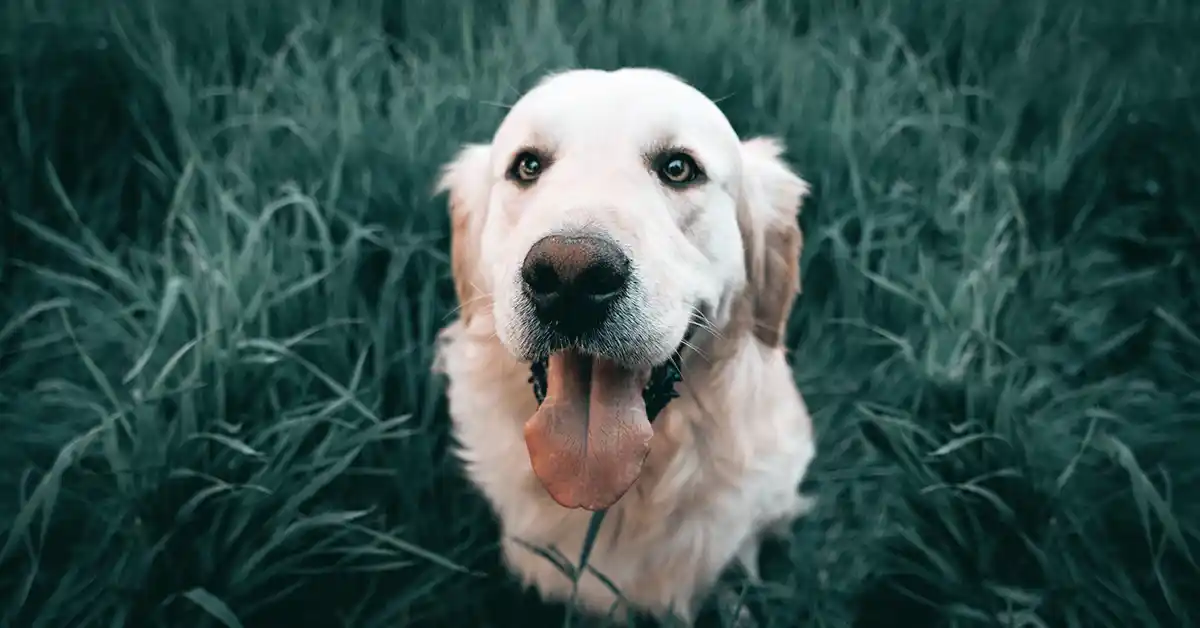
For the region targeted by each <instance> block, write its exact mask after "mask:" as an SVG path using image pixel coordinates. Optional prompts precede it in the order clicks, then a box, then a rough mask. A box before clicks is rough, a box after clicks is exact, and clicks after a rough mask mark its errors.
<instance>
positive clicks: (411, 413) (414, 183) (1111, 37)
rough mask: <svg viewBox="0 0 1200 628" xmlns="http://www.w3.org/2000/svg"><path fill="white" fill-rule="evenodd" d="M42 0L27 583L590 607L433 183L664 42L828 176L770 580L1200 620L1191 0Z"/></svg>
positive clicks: (20, 558) (788, 606) (16, 556)
mask: <svg viewBox="0 0 1200 628" xmlns="http://www.w3.org/2000/svg"><path fill="white" fill-rule="evenodd" d="M5 11H6V12H5V13H4V14H3V15H4V19H3V26H0V56H2V58H3V65H0V72H3V76H0V95H2V96H3V98H2V99H0V103H3V104H0V203H3V205H4V212H3V214H2V215H0V246H2V249H0V263H2V264H3V265H2V266H0V268H2V272H0V286H2V289H3V290H4V294H3V299H0V315H2V317H0V436H2V438H0V461H2V462H0V495H2V496H3V498H2V501H0V522H2V523H3V530H4V535H3V536H2V537H0V538H2V539H3V540H2V546H0V563H3V565H4V569H3V571H2V575H0V583H3V585H4V587H3V589H2V590H0V594H2V595H3V603H0V609H2V610H0V617H2V618H3V619H0V623H2V624H4V625H12V626H30V627H32V626H38V627H59V626H62V627H68V626H69V627H72V628H74V627H83V626H93V625H94V626H141V625H146V626H160V625H161V626H171V627H179V626H194V625H195V626H199V625H209V626H227V627H229V626H234V627H235V626H248V627H249V626H296V625H311V626H355V627H371V626H385V625H387V626H399V625H405V626H407V625H414V626H415V625H430V626H488V625H491V626H518V625H542V624H545V623H546V622H553V621H555V618H556V617H561V609H557V608H554V607H549V606H545V605H543V604H541V603H540V602H538V601H537V600H536V598H535V596H532V595H528V594H524V593H522V592H521V591H520V589H519V588H518V587H517V586H516V585H515V583H514V582H513V581H512V580H511V579H510V578H509V577H508V576H507V574H506V573H505V571H504V570H503V568H502V567H501V566H500V565H499V563H498V562H497V560H496V540H497V537H496V534H497V530H496V526H495V525H494V522H493V521H492V519H491V515H490V513H489V511H488V510H487V508H486V505H485V504H484V503H483V501H482V500H481V498H480V497H479V496H478V495H477V494H476V493H475V492H474V491H473V490H472V489H471V488H470V487H469V486H468V485H467V484H466V483H465V482H464V480H463V479H462V477H461V475H460V473H459V470H458V465H457V464H456V462H455V460H454V459H453V458H452V457H451V456H449V455H448V453H447V452H448V435H447V429H446V422H447V419H446V417H445V406H444V403H443V398H442V393H441V390H442V388H441V387H442V382H440V381H438V380H437V379H436V378H434V377H432V376H431V375H430V372H429V366H430V362H431V358H432V351H433V348H432V340H433V336H434V334H435V333H436V331H437V330H438V328H439V327H440V326H442V325H443V324H445V323H446V322H447V320H448V317H449V316H451V314H452V311H453V310H452V308H453V303H452V291H451V290H450V288H449V282H448V276H447V274H448V264H447V258H446V237H447V223H446V218H445V209H444V199H435V198H431V189H432V181H433V177H434V174H435V173H436V171H437V168H438V167H439V166H440V165H441V163H442V162H443V161H444V160H445V159H447V158H448V157H449V156H450V155H451V154H452V153H453V151H454V150H455V149H456V148H457V146H458V144H460V143H462V142H468V141H480V140H485V139H486V138H487V137H488V136H489V135H490V133H491V131H492V130H493V129H494V128H495V125H496V124H497V123H498V121H499V120H500V119H501V117H502V116H503V114H504V111H505V106H506V105H507V104H511V103H512V102H513V101H515V99H516V98H517V97H518V96H519V95H520V93H521V92H522V91H523V90H524V89H526V88H527V87H528V86H529V85H531V84H532V82H533V81H535V80H537V79H538V78H539V77H540V76H541V75H543V74H544V73H545V72H547V71H550V70H553V69H561V68H566V67H579V66H589V67H601V68H614V67H618V66H624V65H652V66H656V67H661V68H664V69H667V70H669V71H672V72H675V73H677V74H679V75H681V76H682V77H684V78H686V79H687V80H689V81H690V82H692V83H693V84H695V85H696V86H697V87H699V88H700V89H701V90H703V91H704V92H706V93H707V94H709V95H710V96H711V97H713V98H714V99H716V100H719V104H720V106H721V107H722V108H723V109H724V111H725V112H726V114H727V115H728V116H729V117H730V119H731V120H732V121H733V123H734V125H735V128H737V129H738V131H739V132H740V133H742V134H743V135H753V134H762V133H767V134H772V135H778V136H780V137H782V138H783V139H784V140H785V142H786V143H787V145H788V147H789V154H788V157H789V160H790V161H791V162H792V163H793V164H794V165H795V166H796V167H797V168H798V169H799V170H800V171H801V172H802V173H803V174H804V175H805V176H806V178H808V179H809V180H810V181H812V182H813V184H814V186H815V189H816V198H815V199H814V200H813V201H812V202H811V203H809V204H808V206H806V207H805V209H804V212H803V217H802V223H803V227H804V229H805V232H806V248H805V252H804V259H803V262H804V274H805V281H804V284H805V293H804V295H803V296H802V298H801V300H800V302H799V303H798V306H797V308H796V312H795V314H794V317H793V320H792V321H791V332H792V339H793V345H794V352H793V362H794V365H795V373H796V378H797V381H798V382H799V384H800V386H801V388H802V390H803V391H804V393H805V395H806V398H807V399H808V401H809V405H810V407H811V408H812V410H813V412H814V415H815V420H816V422H817V428H818V434H819V457H818V462H817V464H816V467H815V469H814V470H813V472H812V483H813V486H812V488H811V489H810V490H811V491H813V492H815V493H817V494H818V495H819V496H820V498H821V501H820V504H821V505H820V508H819V509H818V511H817V512H816V513H814V514H813V516H811V517H809V518H807V519H806V520H804V521H802V522H800V523H798V524H797V526H796V529H795V534H794V538H793V539H792V542H791V543H790V544H788V545H787V546H786V547H783V548H779V549H777V550H776V551H774V552H773V553H772V554H771V555H769V556H767V557H766V559H767V562H769V563H770V565H769V566H768V569H767V572H768V575H769V576H770V577H769V578H768V582H767V583H766V584H764V585H763V586H761V587H755V588H754V589H753V590H751V591H749V592H748V595H750V596H751V597H753V598H755V599H756V600H757V603H758V604H759V605H760V606H762V607H763V608H765V609H766V611H765V613H766V618H767V620H768V623H769V625H772V626H800V625H803V626H855V627H856V628H876V627H880V628H882V627H890V626H896V625H901V624H906V625H913V626H948V627H949V626H953V627H960V626H961V627H966V626H981V627H982V626H1029V627H1035V626H1069V627H1095V626H1110V627H1120V628H1127V627H1130V626H1139V627H1141V626H1145V627H1158V626H1162V627H1168V626H1169V627H1175V626H1183V625H1191V624H1192V623H1195V622H1197V621H1200V607H1198V606H1197V600H1200V577H1198V573H1200V568H1198V567H1197V564H1196V552H1197V539H1196V537H1197V533H1198V522H1200V508H1198V507H1197V504H1198V503H1200V502H1197V501H1196V500H1194V499H1192V498H1190V495H1191V494H1193V493H1194V492H1195V491H1197V490H1200V464H1198V463H1197V462H1196V460H1195V456H1194V454H1193V452H1194V451H1195V448H1196V447H1198V446H1200V420H1198V419H1200V394H1198V393H1197V392H1196V391H1197V374H1198V373H1200V369H1198V366H1200V365H1198V362H1200V307H1198V303H1197V297H1196V287H1197V285H1200V284H1198V281H1197V280H1198V278H1200V259H1198V256H1197V251H1200V211H1198V209H1200V207H1198V205H1200V193H1197V191H1196V190H1197V186H1196V185H1195V183H1194V180H1193V179H1194V176H1195V173H1196V172H1200V152H1198V151H1197V146H1198V145H1200V98H1198V96H1197V93H1196V87H1195V81H1194V77H1196V76H1200V46H1197V45H1196V43H1195V42H1194V41H1192V40H1193V39H1194V38H1191V37H1190V35H1189V33H1193V32H1200V31H1198V29H1197V28H1196V27H1197V26H1200V14H1198V13H1200V12H1198V11H1197V9H1196V8H1195V7H1191V6H1189V3H1185V2H1183V1H1182V0H1178V1H1150V0H1141V1H1139V2H1135V3H1132V4H1131V3H1115V2H1108V3H1099V4H1098V3H1093V2H1084V1H1083V0H1079V1H1075V0H1063V1H1060V2H1049V1H1048V0H1016V1H1001V0H978V1H976V2H971V3H964V2H949V1H940V0H939V1H929V0H925V1H920V0H857V1H851V0H814V1H811V2H790V1H785V0H743V1H734V0H687V1H685V0H640V1H635V0H582V1H580V2H577V3H573V4H572V3H554V2H551V1H549V0H517V1H515V2H512V3H509V4H507V5H505V4H488V3H473V2H466V1H465V0H455V1H453V2H435V1H433V0H408V1H406V2H403V3H400V2H383V1H382V0H373V1H371V0H358V1H355V2H350V1H346V2H337V3H335V2H332V1H330V0H299V1H291V2H283V1H276V0H256V1H254V2H228V1H223V2H211V1H207V2H199V1H195V0H175V1H172V2H166V1H161V2H160V1H156V0H137V1H136V2H124V3H118V2H107V1H103V2H101V1H97V2H93V3H92V4H91V5H90V6H87V7H84V6H82V5H79V3H66V2H62V1H61V0H24V1H22V2H18V1H14V2H11V3H9V6H8V8H6V9H5ZM539 622H541V623H539ZM549 625H554V624H553V623H550V624H549Z"/></svg>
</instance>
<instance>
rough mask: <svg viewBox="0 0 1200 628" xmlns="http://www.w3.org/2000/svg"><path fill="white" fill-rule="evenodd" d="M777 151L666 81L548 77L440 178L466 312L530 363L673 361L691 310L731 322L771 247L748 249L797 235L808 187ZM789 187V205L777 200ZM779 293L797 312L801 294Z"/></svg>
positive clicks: (709, 319)
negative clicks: (447, 196)
mask: <svg viewBox="0 0 1200 628" xmlns="http://www.w3.org/2000/svg"><path fill="white" fill-rule="evenodd" d="M777 152H778V148H777V147H775V146H774V145H773V144H770V143H768V142H764V141H761V140H760V141H758V142H757V143H747V144H745V145H744V144H742V143H741V142H740V141H739V139H738V137H737V134H736V133H735V132H734V130H733V128H732V127H731V126H730V124H729V122H728V120H726V118H725V116H724V115H723V114H722V113H721V111H720V109H718V108H717V106H716V105H715V104H713V102H712V101H710V100H709V99H708V98H706V97H705V96H704V95H703V94H701V93H700V92H699V91H697V90H696V89H694V88H692V87H691V86H689V85H687V84H685V83H684V82H682V81H680V80H679V79H677V78H675V77H673V76H671V75H669V74H666V73H663V72H659V71H655V70H644V69H626V70H620V71H616V72H604V71H597V70H576V71H571V72H566V73H562V74H557V75H554V76H551V77H550V78H548V79H547V80H545V81H543V82H542V83H541V84H540V85H538V86H537V87H536V88H534V89H533V90H531V91H530V92H528V93H527V94H526V95H525V96H524V97H523V98H521V99H520V100H519V101H518V102H517V104H516V105H514V106H513V107H512V109H511V111H510V112H509V114H508V116H507V117H506V118H505V119H504V121H503V123H502V124H501V125H500V128H499V129H498V130H497V132H496V134H495V137H494V138H493V140H492V143H491V144H490V145H489V146H478V145H477V146H469V147H467V148H466V149H464V151H463V152H462V153H461V154H460V155H459V157H458V159H457V160H456V161H455V162H454V163H453V164H451V166H450V167H449V168H448V170H447V172H446V175H445V178H444V180H443V187H444V188H446V189H449V190H450V191H451V195H452V204H453V205H454V206H455V208H456V209H455V217H454V218H455V231H456V232H455V247H456V250H455V262H456V264H455V269H454V271H455V275H456V281H457V283H458V285H459V297H460V301H461V303H460V305H461V307H462V308H463V312H464V315H469V314H470V313H472V312H475V311H479V309H480V308H487V307H490V308H491V309H492V314H493V317H494V321H495V326H496V332H497V335H498V336H499V338H500V340H501V341H502V342H503V343H504V345H505V346H506V347H507V348H508V350H509V351H511V352H512V353H513V354H514V356H516V357H518V358H519V359H523V360H532V359H535V358H538V357H544V356H546V355H549V354H550V353H552V352H554V351H556V350H559V349H564V348H575V349H578V350H580V351H583V352H586V353H589V354H594V355H603V356H609V357H611V358H613V359H615V360H617V361H619V362H622V363H625V364H628V365H655V364H659V363H662V362H663V361H665V360H667V359H668V358H669V357H670V356H671V355H672V354H673V353H674V352H675V350H676V349H677V348H678V347H679V345H680V343H681V342H682V341H683V339H684V335H685V333H686V332H687V330H688V328H689V325H690V324H691V323H692V322H693V320H694V317H696V316H700V317H703V319H704V321H705V323H706V324H707V325H713V326H721V325H723V324H725V323H727V322H728V321H729V319H730V317H731V316H732V315H733V314H734V313H735V311H734V310H735V308H734V305H735V303H736V301H737V300H738V299H739V298H740V297H744V296H746V294H745V292H746V291H745V288H746V285H747V281H748V279H749V280H751V281H753V280H754V279H755V277H753V276H752V275H753V268H752V266H754V265H755V263H756V262H759V261H762V257H763V254H764V253H766V251H764V250H751V249H752V248H753V247H756V246H757V247H759V248H760V249H761V248H762V247H763V246H765V244H764V243H763V242H761V241H750V242H748V241H747V240H761V239H762V238H763V237H764V236H765V235H766V232H767V231H768V230H769V229H770V228H772V226H773V225H774V224H775V223H780V224H781V225H782V228H784V229H785V230H792V231H794V230H795V213H796V211H797V209H798V204H799V201H800V198H801V196H803V195H804V194H805V192H806V189H807V186H806V185H805V184H804V182H803V181H801V180H800V179H799V178H797V177H795V175H793V174H791V173H790V172H788V171H787V170H786V168H785V167H784V166H783V165H782V163H780V162H778V160H777V159H776V154H777ZM760 162H763V163H760ZM780 193H782V194H784V195H789V196H790V199H785V200H784V201H783V205H785V206H787V207H785V208H783V211H782V212H780V211H778V210H777V208H776V207H772V206H771V203H772V201H773V200H775V199H773V198H771V197H772V196H773V195H778V194H780ZM776 214H781V215H776ZM797 236H798V233H797ZM795 244H796V246H798V244H799V242H798V238H797V241H796V243H795ZM748 245H749V246H748ZM748 253H749V255H748ZM791 261H792V262H794V260H791ZM763 279H766V278H765V277H764V278H763ZM784 279H785V280H786V278H784ZM793 283H794V281H793ZM771 289H774V290H777V291H779V292H780V293H781V296H780V299H784V298H786V300H787V301H788V303H790V300H791V297H792V296H794V293H795V287H794V286H792V285H786V284H783V285H777V286H774V287H773V288H771ZM783 294H786V297H784V296H783Z"/></svg>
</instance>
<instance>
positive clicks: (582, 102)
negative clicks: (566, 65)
mask: <svg viewBox="0 0 1200 628" xmlns="http://www.w3.org/2000/svg"><path fill="white" fill-rule="evenodd" d="M494 139H495V143H496V144H498V145H502V146H510V145H513V146H515V145H523V144H530V143H534V144H538V143H544V144H551V145H561V144H570V143H573V142H576V141H579V142H587V141H588V140H597V141H604V142H606V143H611V142H620V141H623V140H625V141H629V142H633V143H643V144H644V143H647V142H662V141H675V142H678V143H682V144H700V145H708V146H709V147H710V148H714V149H717V148H719V149H727V148H730V147H732V146H734V145H736V142H737V134H736V133H735V132H734V130H733V127H732V126H731V125H730V124H729V121H728V119H726V117H725V115H724V113H722V112H721V110H720V108H719V107H717V106H716V104H714V103H713V102H712V101H711V100H710V99H709V98H708V97H707V96H705V95H704V94H703V93H701V92H700V91H699V90H697V89H696V88H694V87H692V86H691V85H688V84H687V83H685V82H684V81H682V80H680V79H679V78H677V77H675V76H673V75H671V74H668V73H666V72H661V71H658V70H649V69H623V70H617V71H612V72H608V71H602V70H572V71H569V72H563V73H560V74H555V75H552V76H550V77H548V78H547V79H545V80H543V81H542V82H541V83H540V84H538V85H537V86H536V87H535V88H533V89H532V90H530V91H529V92H527V93H526V94H525V95H524V96H523V97H522V98H521V99H520V100H518V101H517V103H516V104H515V105H513V107H512V109H511V110H510V111H509V113H508V115H507V116H506V117H505V119H504V121H503V123H501V125H500V128H499V129H498V130H497V132H496V137H495V138H494ZM700 148H703V146H700Z"/></svg>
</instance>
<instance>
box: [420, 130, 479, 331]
mask: <svg viewBox="0 0 1200 628" xmlns="http://www.w3.org/2000/svg"><path fill="white" fill-rule="evenodd" d="M489 153H490V149H489V147H488V146H487V145H485V144H467V145H466V146H464V147H463V148H462V150H460V151H459V153H458V155H457V156H455V158H454V159H453V160H452V161H451V162H450V163H448V164H446V166H445V167H444V168H443V169H442V174H441V177H440V178H439V179H438V184H437V187H436V189H435V191H434V193H435V194H441V193H442V192H449V197H450V198H449V205H450V272H451V273H452V274H453V275H454V291H455V293H456V294H457V295H458V304H459V311H460V316H461V318H462V321H463V323H470V322H471V319H472V318H473V317H474V316H476V315H477V314H479V313H480V312H483V311H486V310H487V309H488V308H489V307H491V304H492V295H491V290H490V289H489V288H488V286H487V282H486V279H485V277H484V274H483V272H482V270H483V269H481V268H480V267H479V248H480V246H481V238H482V233H483V222H484V219H485V218H486V217H487V203H488V195H489V193H490V190H491V187H490V185H489V183H488V164H489V159H490V156H489Z"/></svg>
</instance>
